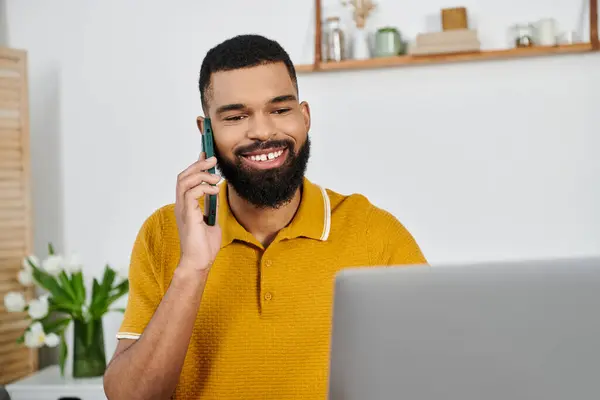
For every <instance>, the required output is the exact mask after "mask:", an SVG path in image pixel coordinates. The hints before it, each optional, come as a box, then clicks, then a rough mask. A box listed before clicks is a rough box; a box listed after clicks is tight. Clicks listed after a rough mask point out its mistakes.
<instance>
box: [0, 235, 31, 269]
mask: <svg viewBox="0 0 600 400" xmlns="http://www.w3.org/2000/svg"><path fill="white" fill-rule="evenodd" d="M6 239H11V240H12V239H19V240H23V242H25V241H26V240H25V229H23V228H4V227H3V228H2V229H0V240H6ZM1 269H2V261H0V270H1Z"/></svg>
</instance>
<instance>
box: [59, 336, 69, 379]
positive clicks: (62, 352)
mask: <svg viewBox="0 0 600 400" xmlns="http://www.w3.org/2000/svg"><path fill="white" fill-rule="evenodd" d="M65 361H67V341H66V340H65V332H64V331H63V332H61V334H60V354H59V356H58V364H59V365H60V375H61V376H63V377H64V376H65Z"/></svg>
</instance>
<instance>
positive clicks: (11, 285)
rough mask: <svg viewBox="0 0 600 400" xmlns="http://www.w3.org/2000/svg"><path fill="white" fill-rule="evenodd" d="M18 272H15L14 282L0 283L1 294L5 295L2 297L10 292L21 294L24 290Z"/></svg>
mask: <svg viewBox="0 0 600 400" xmlns="http://www.w3.org/2000/svg"><path fill="white" fill-rule="evenodd" d="M17 271H18V270H15V271H13V276H14V278H13V279H12V280H6V281H3V282H0V293H2V294H3V296H2V297H4V295H5V294H6V293H8V292H20V291H22V290H23V286H21V284H20V283H19V282H18V281H17Z"/></svg>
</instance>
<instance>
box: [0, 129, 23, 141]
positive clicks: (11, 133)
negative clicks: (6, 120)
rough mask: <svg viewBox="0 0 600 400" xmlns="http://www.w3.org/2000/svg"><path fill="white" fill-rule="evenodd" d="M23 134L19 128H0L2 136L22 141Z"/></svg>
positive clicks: (0, 136)
mask: <svg viewBox="0 0 600 400" xmlns="http://www.w3.org/2000/svg"><path fill="white" fill-rule="evenodd" d="M21 136H22V135H21V131H19V130H18V129H0V138H3V139H12V140H18V141H21Z"/></svg>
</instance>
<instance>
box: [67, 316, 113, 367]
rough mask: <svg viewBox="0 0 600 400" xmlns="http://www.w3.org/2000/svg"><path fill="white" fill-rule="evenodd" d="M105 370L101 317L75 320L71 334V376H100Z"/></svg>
mask: <svg viewBox="0 0 600 400" xmlns="http://www.w3.org/2000/svg"><path fill="white" fill-rule="evenodd" d="M105 370H106V353H105V349H104V329H103V327H102V318H100V319H96V320H91V321H88V322H85V321H80V320H75V321H74V334H73V377H74V378H90V377H94V376H101V375H103V374H104V371H105Z"/></svg>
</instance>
